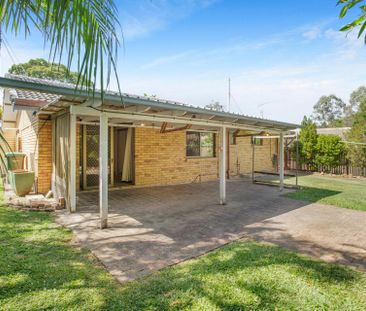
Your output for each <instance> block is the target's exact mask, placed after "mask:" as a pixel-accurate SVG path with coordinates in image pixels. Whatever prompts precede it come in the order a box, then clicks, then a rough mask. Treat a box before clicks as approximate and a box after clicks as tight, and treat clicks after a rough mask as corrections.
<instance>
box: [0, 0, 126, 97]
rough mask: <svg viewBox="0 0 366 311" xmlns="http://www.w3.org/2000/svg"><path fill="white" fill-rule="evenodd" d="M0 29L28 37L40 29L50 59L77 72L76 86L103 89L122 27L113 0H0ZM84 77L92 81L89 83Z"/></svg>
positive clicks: (113, 64) (106, 82)
mask: <svg viewBox="0 0 366 311" xmlns="http://www.w3.org/2000/svg"><path fill="white" fill-rule="evenodd" d="M0 29H2V30H3V31H5V32H11V33H12V34H14V35H19V34H21V33H24V35H25V36H26V37H27V36H28V35H30V34H31V32H33V31H39V32H40V33H41V35H42V36H43V38H44V41H45V43H46V44H47V45H48V46H49V55H50V59H51V60H52V61H56V62H58V63H61V60H62V59H66V64H67V68H68V70H70V68H71V66H72V65H75V66H76V67H77V71H78V72H79V77H78V83H77V85H78V87H85V88H87V89H88V90H90V91H92V92H93V95H94V92H95V86H96V85H97V84H98V83H99V86H100V89H101V90H102V92H101V93H102V97H103V93H104V91H103V90H104V89H105V87H106V86H108V84H109V80H110V77H111V73H112V72H113V73H114V75H115V77H116V79H117V84H118V87H119V82H118V75H117V72H116V57H117V50H118V46H119V44H120V42H119V40H118V36H119V33H121V32H120V30H121V28H120V24H119V22H118V12H117V8H116V6H115V4H114V2H113V0H0ZM87 81H91V82H93V83H92V86H90V85H88V83H87Z"/></svg>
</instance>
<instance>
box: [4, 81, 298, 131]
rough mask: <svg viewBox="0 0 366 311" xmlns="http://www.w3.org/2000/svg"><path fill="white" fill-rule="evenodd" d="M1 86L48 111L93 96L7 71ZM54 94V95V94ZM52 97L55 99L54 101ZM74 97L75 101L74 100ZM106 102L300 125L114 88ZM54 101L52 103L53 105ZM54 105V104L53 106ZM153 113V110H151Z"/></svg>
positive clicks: (288, 126)
mask: <svg viewBox="0 0 366 311" xmlns="http://www.w3.org/2000/svg"><path fill="white" fill-rule="evenodd" d="M0 86H3V87H7V88H10V89H11V88H13V89H15V90H16V91H17V92H18V91H20V90H26V91H27V92H28V93H27V92H25V91H24V92H23V93H22V94H23V95H24V96H29V97H30V99H31V97H33V98H34V97H37V96H41V97H42V96H43V99H45V100H46V98H48V100H50V102H49V103H48V105H45V106H42V109H48V107H50V110H49V111H57V110H59V109H63V108H65V105H58V104H57V102H58V101H60V102H62V101H64V100H66V103H67V102H68V103H69V105H71V104H76V102H77V101H78V103H79V104H80V102H82V101H87V100H88V99H90V98H91V92H90V91H87V90H85V89H77V88H76V86H75V85H73V84H69V83H63V82H58V81H51V80H44V79H38V78H31V77H25V76H17V75H12V74H6V76H5V78H0ZM34 93H42V94H46V95H36V94H34ZM52 96H55V97H52ZM95 97H97V98H98V97H99V98H100V91H96V93H95ZM51 98H56V100H54V101H52V99H51ZM73 100H74V101H75V103H72V102H73ZM104 100H105V103H106V104H107V105H108V106H109V107H114V108H120V109H124V108H126V107H131V106H136V105H140V106H143V107H146V108H150V109H151V110H152V111H154V113H155V111H159V110H160V111H165V112H166V111H172V112H174V111H181V112H185V113H190V114H194V118H198V117H199V116H201V117H202V118H203V119H206V120H207V118H210V119H209V120H211V118H212V119H213V118H214V119H215V120H216V121H222V122H230V123H237V124H239V125H240V124H249V125H255V126H258V127H261V126H262V127H264V128H276V129H279V130H291V129H295V128H297V127H299V126H298V125H297V124H292V123H287V122H280V121H274V120H270V119H263V118H258V117H251V116H247V115H242V114H236V113H229V112H221V111H215V110H211V109H206V108H202V107H197V106H193V105H187V104H184V103H180V102H176V101H171V100H165V99H160V98H155V97H146V96H139V95H133V94H128V93H122V94H120V93H119V92H115V91H106V92H105V94H104ZM50 104H51V105H50ZM52 104H54V106H53V107H51V106H52ZM157 113H158V112H157ZM150 115H151V113H150Z"/></svg>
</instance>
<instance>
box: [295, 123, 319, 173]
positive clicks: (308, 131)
mask: <svg viewBox="0 0 366 311" xmlns="http://www.w3.org/2000/svg"><path fill="white" fill-rule="evenodd" d="M317 141H318V134H317V132H316V125H315V123H314V122H313V121H312V120H311V119H310V118H307V117H306V116H304V119H303V120H302V122H301V129H300V133H299V151H300V155H301V162H302V163H305V164H307V165H310V167H314V166H315V155H316V144H317Z"/></svg>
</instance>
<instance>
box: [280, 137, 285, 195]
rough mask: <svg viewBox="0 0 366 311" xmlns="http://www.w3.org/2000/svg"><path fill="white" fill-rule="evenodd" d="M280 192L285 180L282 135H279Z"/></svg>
mask: <svg viewBox="0 0 366 311" xmlns="http://www.w3.org/2000/svg"><path fill="white" fill-rule="evenodd" d="M279 143H280V163H279V164H280V165H279V166H280V191H282V190H283V188H284V178H285V157H284V155H285V144H284V137H283V133H280V141H279Z"/></svg>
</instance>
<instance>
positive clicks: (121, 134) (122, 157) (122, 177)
mask: <svg viewBox="0 0 366 311" xmlns="http://www.w3.org/2000/svg"><path fill="white" fill-rule="evenodd" d="M113 136H114V154H113V157H114V163H115V165H114V169H113V177H114V178H113V179H114V181H115V183H117V184H124V183H130V184H131V183H133V181H134V169H133V168H134V163H133V162H134V161H133V158H134V156H133V145H134V144H133V137H134V131H133V128H118V127H116V128H115V129H114V135H113Z"/></svg>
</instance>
